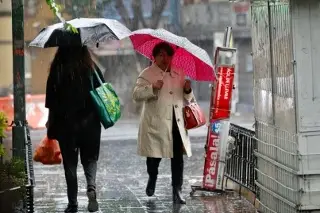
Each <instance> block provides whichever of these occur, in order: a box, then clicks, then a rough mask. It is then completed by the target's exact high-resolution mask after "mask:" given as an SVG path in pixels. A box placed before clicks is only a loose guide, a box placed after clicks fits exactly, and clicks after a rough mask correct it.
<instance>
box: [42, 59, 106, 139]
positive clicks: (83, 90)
mask: <svg viewBox="0 0 320 213" xmlns="http://www.w3.org/2000/svg"><path fill="white" fill-rule="evenodd" d="M95 69H96V71H97V72H98V74H99V76H100V79H101V80H102V82H104V78H103V75H102V73H101V71H100V69H99V68H98V67H97V66H96V65H95ZM90 75H91V76H92V77H93V87H94V88H97V87H99V86H100V84H99V82H98V80H97V78H96V76H95V75H94V72H93V69H91V70H90V69H89V70H80V71H79V70H71V71H70V70H68V68H67V67H66V68H65V69H57V70H52V71H50V73H49V76H48V80H47V88H46V102H45V107H46V108H48V109H49V119H48V132H47V134H48V137H49V138H57V135H58V134H60V133H61V132H62V131H63V130H66V129H68V132H69V133H70V134H71V132H70V131H73V130H74V129H75V128H76V126H77V125H78V124H80V123H81V122H82V121H84V120H86V119H88V117H90V116H91V117H95V118H98V117H97V114H96V109H95V107H94V105H93V101H92V99H91V96H90V91H91V90H92V85H91V81H90ZM92 114H94V115H93V116H92ZM92 122H100V121H97V119H94V120H93V121H92ZM89 125H90V124H89Z"/></svg>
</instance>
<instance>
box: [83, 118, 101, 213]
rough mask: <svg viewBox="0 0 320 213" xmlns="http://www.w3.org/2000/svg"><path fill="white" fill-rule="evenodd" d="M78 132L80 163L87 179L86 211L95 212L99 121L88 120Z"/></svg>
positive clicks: (96, 209) (96, 206) (99, 133)
mask: <svg viewBox="0 0 320 213" xmlns="http://www.w3.org/2000/svg"><path fill="white" fill-rule="evenodd" d="M79 134H80V135H81V140H80V143H79V147H80V157H81V164H82V166H83V170H84V174H85V177H86V180H87V196H88V199H89V203H88V211H89V212H95V211H98V209H99V205H98V202H97V197H96V174H97V163H98V159H99V152H100V140H101V126H100V122H98V121H94V122H90V123H89V124H88V125H86V126H85V129H83V131H82V133H79Z"/></svg>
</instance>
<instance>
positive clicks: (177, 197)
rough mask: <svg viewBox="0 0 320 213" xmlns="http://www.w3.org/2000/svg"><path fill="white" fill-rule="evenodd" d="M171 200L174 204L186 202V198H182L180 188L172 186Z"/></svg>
mask: <svg viewBox="0 0 320 213" xmlns="http://www.w3.org/2000/svg"><path fill="white" fill-rule="evenodd" d="M172 201H173V203H174V204H186V200H185V199H183V198H182V195H181V188H179V187H173V188H172Z"/></svg>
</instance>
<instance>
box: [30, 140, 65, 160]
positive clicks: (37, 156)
mask: <svg viewBox="0 0 320 213" xmlns="http://www.w3.org/2000/svg"><path fill="white" fill-rule="evenodd" d="M33 160H34V161H36V162H40V163H42V164H45V165H55V164H61V161H62V156H61V151H60V147H59V143H58V141H57V140H50V139H48V137H47V136H45V137H44V138H43V139H42V141H41V142H40V144H39V145H38V147H37V148H36V151H35V153H34V156H33Z"/></svg>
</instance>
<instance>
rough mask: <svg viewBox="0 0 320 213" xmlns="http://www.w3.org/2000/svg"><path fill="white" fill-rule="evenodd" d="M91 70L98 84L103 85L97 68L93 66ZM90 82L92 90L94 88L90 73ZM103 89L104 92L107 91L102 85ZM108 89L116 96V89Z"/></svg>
mask: <svg viewBox="0 0 320 213" xmlns="http://www.w3.org/2000/svg"><path fill="white" fill-rule="evenodd" d="M93 70H94V74H95V76H96V77H97V79H98V82H99V84H100V85H101V86H103V82H102V81H101V78H100V76H99V74H98V72H97V70H96V69H94V68H93ZM90 82H91V88H92V90H94V89H95V88H94V84H93V76H92V74H90ZM103 90H104V92H107V91H106V90H105V88H104V87H103ZM109 91H110V92H111V93H112V94H113V95H114V96H116V97H118V95H117V93H116V91H114V90H113V89H109Z"/></svg>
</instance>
